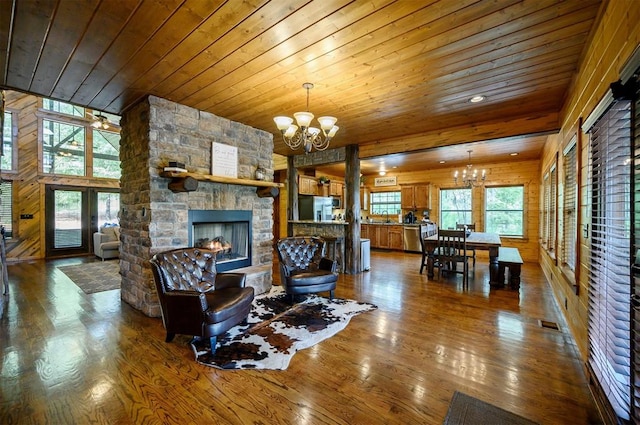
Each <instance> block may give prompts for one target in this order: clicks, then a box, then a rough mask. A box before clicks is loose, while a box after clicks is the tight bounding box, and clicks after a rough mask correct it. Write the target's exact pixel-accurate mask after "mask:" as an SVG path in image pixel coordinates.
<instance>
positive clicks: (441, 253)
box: [434, 229, 470, 285]
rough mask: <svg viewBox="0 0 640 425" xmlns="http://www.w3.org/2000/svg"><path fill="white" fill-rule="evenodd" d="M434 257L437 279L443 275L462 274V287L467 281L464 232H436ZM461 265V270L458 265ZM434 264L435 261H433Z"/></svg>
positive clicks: (467, 270) (441, 230)
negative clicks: (436, 264)
mask: <svg viewBox="0 0 640 425" xmlns="http://www.w3.org/2000/svg"><path fill="white" fill-rule="evenodd" d="M434 256H435V257H436V258H437V262H438V264H439V267H438V279H440V276H441V275H442V274H443V273H447V274H448V273H459V274H462V282H463V284H464V285H466V284H467V282H468V281H469V258H470V257H469V255H468V253H467V232H466V231H465V230H444V229H439V230H438V244H437V247H436V251H435V252H434ZM460 263H462V270H460V269H459V268H458V264H460ZM434 264H435V261H434Z"/></svg>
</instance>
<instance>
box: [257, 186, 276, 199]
mask: <svg viewBox="0 0 640 425" xmlns="http://www.w3.org/2000/svg"><path fill="white" fill-rule="evenodd" d="M278 193H280V189H278V188H277V187H259V188H258V189H256V194H257V195H258V197H259V198H275V197H276V196H278Z"/></svg>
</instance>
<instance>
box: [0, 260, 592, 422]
mask: <svg viewBox="0 0 640 425" xmlns="http://www.w3.org/2000/svg"><path fill="white" fill-rule="evenodd" d="M86 261H95V260H94V259H92V258H91V259H89V258H84V259H82V258H75V259H65V260H56V261H46V262H45V261H34V262H29V263H20V264H14V265H10V266H9V276H10V289H11V294H10V296H9V299H8V302H7V303H6V305H5V308H6V311H5V314H4V317H3V318H2V319H1V320H0V423H2V424H11V423H34V424H45V423H46V424H87V423H94V424H130V423H137V424H139V423H145V424H187V423H200V424H214V423H220V424H441V423H442V421H443V419H444V417H445V415H446V413H447V408H448V405H449V402H450V400H451V397H452V395H453V393H454V391H455V390H459V391H462V392H464V393H467V394H469V395H471V396H474V397H477V398H480V399H482V400H484V401H487V402H489V403H492V404H494V405H496V406H498V407H501V408H503V409H506V410H509V411H511V412H514V413H516V414H519V415H522V416H525V417H527V418H529V419H531V420H534V421H537V422H539V423H540V424H568V423H571V424H594V423H599V422H600V420H599V417H598V414H597V410H596V406H595V404H594V402H593V400H592V397H591V396H590V393H589V390H588V386H587V381H586V378H585V376H584V373H583V367H582V362H581V360H580V358H579V357H578V356H577V351H576V350H575V347H574V344H573V340H572V338H571V336H570V334H569V333H568V330H567V327H566V325H565V323H564V321H563V319H562V317H561V315H560V312H559V309H558V306H557V305H556V303H555V301H554V299H553V296H552V294H551V290H550V288H549V285H548V283H547V282H546V280H545V279H544V276H543V274H542V271H541V269H540V267H539V266H538V265H535V264H530V263H528V264H525V265H524V266H523V270H522V285H521V288H520V290H519V291H514V290H510V289H500V290H495V289H494V290H490V288H489V286H488V284H487V283H486V282H487V281H488V267H487V264H486V263H483V262H482V260H479V261H478V263H477V266H476V271H475V274H474V277H473V278H470V281H469V286H468V287H467V288H464V287H463V286H462V280H461V279H462V278H461V276H457V277H456V278H453V277H452V278H451V280H446V279H443V280H441V281H438V280H429V279H428V278H427V276H426V274H425V275H420V274H419V273H418V271H419V266H420V255H419V254H411V253H398V252H385V251H375V250H374V251H373V252H372V254H371V271H370V272H365V273H362V274H358V275H341V276H340V280H339V283H338V288H337V291H336V296H338V297H342V298H352V299H357V300H361V301H367V302H371V303H374V304H376V305H377V306H378V309H377V310H375V311H373V312H369V313H365V314H362V315H359V316H357V317H355V318H354V319H352V320H351V323H350V324H349V326H347V328H346V329H345V330H344V331H342V332H340V333H339V334H337V335H336V336H334V337H333V338H330V339H328V340H326V341H324V342H322V343H320V344H318V345H316V346H314V347H312V348H309V349H307V350H303V351H301V352H298V353H297V354H296V355H295V356H294V358H293V359H292V361H291V364H290V366H289V369H288V370H286V371H250V370H249V371H218V370H215V369H212V368H208V367H205V366H201V365H199V364H197V363H196V362H195V360H194V355H193V352H192V351H191V349H190V348H189V346H188V341H189V338H188V337H183V336H178V337H176V339H175V340H174V341H173V342H171V343H165V342H164V335H165V334H164V329H163V327H162V322H161V320H160V319H158V318H149V317H146V316H144V315H143V314H141V313H140V312H138V311H136V310H134V309H133V308H131V307H130V306H129V305H128V304H126V303H124V302H122V301H121V300H120V291H119V290H114V291H108V292H102V293H97V294H93V295H85V294H84V293H83V292H82V291H81V290H80V289H78V288H77V287H76V286H75V285H74V284H73V283H72V282H71V281H70V280H69V279H68V278H67V277H66V276H65V275H64V274H63V273H61V272H60V271H59V270H57V268H56V266H60V265H65V264H74V263H79V262H86ZM278 276H279V275H278V273H274V279H276V280H277V279H278ZM538 320H547V321H551V322H556V323H558V324H559V326H560V330H553V329H548V328H542V327H540V326H539V324H538Z"/></svg>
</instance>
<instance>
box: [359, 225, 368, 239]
mask: <svg viewBox="0 0 640 425" xmlns="http://www.w3.org/2000/svg"><path fill="white" fill-rule="evenodd" d="M360 239H369V225H368V224H361V225H360Z"/></svg>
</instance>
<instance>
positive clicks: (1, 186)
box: [0, 181, 13, 238]
mask: <svg viewBox="0 0 640 425" xmlns="http://www.w3.org/2000/svg"><path fill="white" fill-rule="evenodd" d="M12 193H13V182H11V181H2V182H0V226H2V227H4V236H5V237H6V238H11V237H12V236H13V223H12V220H13V194H12Z"/></svg>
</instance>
